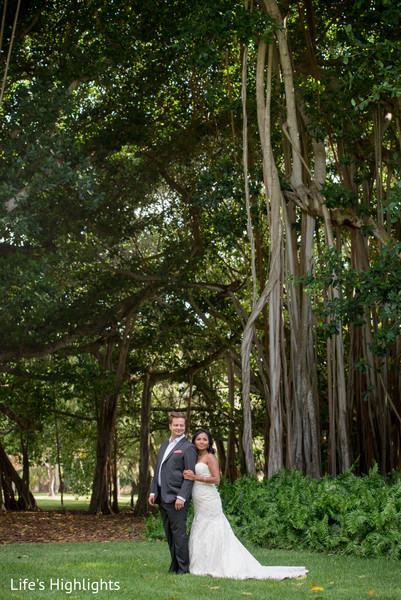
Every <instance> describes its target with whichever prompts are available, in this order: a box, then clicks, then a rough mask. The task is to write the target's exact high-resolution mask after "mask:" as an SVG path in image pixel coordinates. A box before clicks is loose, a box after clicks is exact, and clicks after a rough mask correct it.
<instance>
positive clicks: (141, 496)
mask: <svg viewBox="0 0 401 600" xmlns="http://www.w3.org/2000/svg"><path fill="white" fill-rule="evenodd" d="M152 388H153V382H152V379H151V375H150V373H149V372H148V373H147V374H146V377H145V380H144V382H143V390H142V398H141V430H140V439H139V478H138V499H137V501H136V504H135V509H134V515H137V516H142V515H147V514H148V513H149V503H148V498H149V490H150V473H149V444H150V411H151V405H152Z"/></svg>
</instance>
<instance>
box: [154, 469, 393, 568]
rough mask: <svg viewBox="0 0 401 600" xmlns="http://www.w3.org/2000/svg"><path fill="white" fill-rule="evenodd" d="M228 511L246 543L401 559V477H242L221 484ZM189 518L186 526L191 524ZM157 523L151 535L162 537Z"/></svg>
mask: <svg viewBox="0 0 401 600" xmlns="http://www.w3.org/2000/svg"><path fill="white" fill-rule="evenodd" d="M219 492H220V495H221V499H222V503H223V509H224V513H225V515H226V516H227V518H228V519H229V521H230V523H231V525H232V527H233V529H234V531H235V533H236V534H237V535H238V537H239V538H240V539H241V540H242V541H243V542H249V543H251V544H256V545H260V546H263V547H266V548H281V549H287V550H289V549H296V550H300V549H305V550H311V551H320V552H327V553H341V554H349V555H356V556H363V557H380V556H384V557H387V558H393V559H400V558H401V473H400V472H394V473H393V474H392V477H389V478H384V477H382V476H381V475H380V474H379V473H378V470H377V467H374V468H373V469H371V471H370V472H369V474H368V475H365V476H362V477H357V476H356V475H354V474H353V473H352V472H347V473H344V474H342V475H339V476H338V477H336V478H333V477H330V476H328V475H326V476H325V477H323V478H322V479H319V480H317V479H310V478H308V477H305V476H304V475H303V474H302V473H300V472H298V471H292V472H288V471H280V472H279V473H277V475H275V476H274V477H272V478H271V479H269V480H265V481H262V482H259V481H258V480H257V479H256V478H250V477H242V478H241V479H238V480H237V481H236V482H235V483H229V482H228V481H223V482H222V483H221V484H220V486H219ZM191 520H192V519H191V515H190V517H189V519H188V527H190V524H191ZM159 521H160V520H159V519H155V518H154V517H151V518H150V519H148V520H147V536H148V537H150V538H153V539H155V538H157V537H159V538H160V537H162V536H163V528H162V526H161V523H160V522H159Z"/></svg>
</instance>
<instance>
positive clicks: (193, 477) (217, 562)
mask: <svg viewBox="0 0 401 600" xmlns="http://www.w3.org/2000/svg"><path fill="white" fill-rule="evenodd" d="M192 443H193V444H195V446H196V449H197V451H198V462H197V464H196V467H195V473H194V472H193V471H190V470H187V471H184V478H185V479H189V480H190V481H194V482H195V483H194V486H193V489H192V501H193V505H194V520H193V522H192V528H191V534H190V538H189V557H190V565H189V570H190V573H192V574H193V575H211V576H212V577H227V578H230V579H286V578H288V577H290V578H296V577H300V576H302V575H305V574H306V573H307V572H308V571H307V569H305V567H264V566H262V565H261V564H260V563H259V562H258V561H257V560H256V558H254V557H253V556H252V554H250V552H248V550H247V549H246V548H245V547H244V546H243V545H242V544H241V542H240V541H239V540H238V538H236V537H235V535H234V533H233V531H232V529H231V526H230V524H229V522H228V520H227V519H226V517H225V516H224V513H223V510H222V506H221V499H220V495H219V493H218V491H217V489H216V484H219V483H220V471H219V465H218V462H217V458H216V457H215V456H214V449H213V440H212V437H211V435H210V433H209V432H208V431H207V430H206V429H198V431H197V432H196V433H195V434H194V436H193V438H192Z"/></svg>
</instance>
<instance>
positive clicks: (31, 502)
mask: <svg viewBox="0 0 401 600" xmlns="http://www.w3.org/2000/svg"><path fill="white" fill-rule="evenodd" d="M0 475H1V483H2V488H3V495H4V507H5V509H6V510H36V509H37V508H38V507H37V504H36V500H35V498H34V497H33V494H32V493H31V492H30V491H29V488H28V486H27V485H26V484H25V482H24V480H23V479H21V477H20V476H19V475H18V473H17V471H16V470H15V469H14V467H13V465H12V463H11V461H10V459H9V458H8V456H7V454H6V452H5V450H4V448H3V446H2V444H1V442H0ZM13 485H14V486H15V488H16V490H17V493H18V500H16V498H15V495H14V490H13Z"/></svg>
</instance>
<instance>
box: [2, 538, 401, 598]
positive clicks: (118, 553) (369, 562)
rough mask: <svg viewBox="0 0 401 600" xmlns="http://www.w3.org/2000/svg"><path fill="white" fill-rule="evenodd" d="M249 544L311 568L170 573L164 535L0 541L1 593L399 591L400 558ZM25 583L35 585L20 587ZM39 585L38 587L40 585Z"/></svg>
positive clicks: (274, 558) (275, 559)
mask: <svg viewBox="0 0 401 600" xmlns="http://www.w3.org/2000/svg"><path fill="white" fill-rule="evenodd" d="M252 551H253V553H254V555H255V556H256V557H257V558H258V560H259V561H260V562H261V563H263V564H271V565H274V564H276V565H277V564H282V565H286V564H287V565H306V566H307V568H308V569H309V571H310V572H309V574H308V576H307V578H305V579H301V580H285V581H281V582H276V581H255V580H247V581H234V580H227V579H214V578H211V577H196V576H193V575H182V576H177V575H170V574H168V573H167V569H168V566H169V553H168V547H167V544H166V543H165V542H159V543H157V542H141V541H134V542H111V543H97V542H92V543H76V544H73V543H72V544H30V545H27V544H9V545H4V546H0V565H1V569H0V600H39V599H40V600H53V599H62V598H63V599H68V598H71V599H74V600H84V599H86V600H87V599H89V598H100V599H101V600H172V599H174V600H198V599H199V598H202V600H237V599H241V598H243V599H244V598H246V597H249V598H253V599H258V600H259V599H260V600H262V599H263V600H287V599H289V600H304V599H305V600H306V599H308V600H317V599H319V600H321V599H322V598H323V599H327V600H368V599H369V598H375V599H377V600H378V599H380V600H400V598H401V564H400V563H399V562H398V561H397V562H396V561H387V560H385V559H362V558H353V557H343V556H326V555H323V554H312V553H304V552H302V553H301V552H284V551H271V550H265V549H261V548H253V549H252ZM74 578H75V580H77V581H78V582H80V583H81V584H82V582H83V581H84V582H85V586H86V587H87V588H88V587H89V588H90V589H89V590H87V591H78V590H76V591H74V590H72V591H70V589H69V584H70V582H73V581H74ZM11 580H12V582H11ZM102 580H103V582H105V583H104V584H103V587H106V582H107V587H108V589H107V590H105V589H103V590H102V591H100V589H99V591H98V593H96V592H95V591H96V586H100V584H101V582H102ZM24 581H26V582H27V583H25V584H24ZM11 583H12V584H13V585H11ZM29 583H30V585H31V587H32V588H34V589H32V590H28V589H19V588H20V587H22V588H23V587H24V585H25V586H26V587H27V586H28V584H29ZM51 584H53V589H52V590H51V589H50V587H51ZM57 586H58V587H59V589H57ZM62 586H63V588H64V589H61V587H62ZM12 587H14V588H17V589H11V588H12ZM41 587H43V588H44V589H39V588H41ZM117 588H119V589H117ZM322 588H323V589H322Z"/></svg>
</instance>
